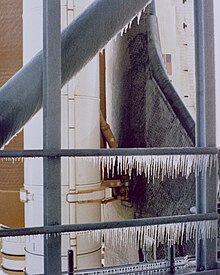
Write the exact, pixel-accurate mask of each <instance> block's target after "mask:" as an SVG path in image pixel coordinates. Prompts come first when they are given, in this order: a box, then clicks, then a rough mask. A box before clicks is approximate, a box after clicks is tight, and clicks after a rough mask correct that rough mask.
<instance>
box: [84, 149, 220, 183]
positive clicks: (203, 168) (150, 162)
mask: <svg viewBox="0 0 220 275" xmlns="http://www.w3.org/2000/svg"><path fill="white" fill-rule="evenodd" d="M86 160H87V161H91V162H93V164H94V165H98V166H99V167H100V169H101V171H102V175H103V176H104V173H105V171H106V172H107V177H109V176H110V175H111V176H112V177H114V175H115V174H117V175H122V174H125V175H129V177H131V175H132V171H133V170H135V171H136V174H137V175H142V174H144V176H145V177H146V178H147V179H148V182H149V181H150V180H152V181H153V182H154V180H155V179H158V178H160V179H162V180H163V179H164V178H165V177H170V178H176V177H177V176H179V175H181V176H183V177H186V178H188V177H189V175H190V174H191V173H195V176H197V175H199V174H200V173H201V174H202V175H205V174H206V173H207V172H208V171H209V172H211V170H212V168H213V167H217V161H218V158H217V155H210V154H205V155H164V156H153V155H152V156H100V157H87V158H86Z"/></svg>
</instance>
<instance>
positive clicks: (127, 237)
mask: <svg viewBox="0 0 220 275" xmlns="http://www.w3.org/2000/svg"><path fill="white" fill-rule="evenodd" d="M216 228H217V226H216V221H199V222H186V223H176V224H165V225H163V224H162V225H149V226H137V227H126V228H116V229H103V230H93V231H86V232H78V233H76V235H77V236H81V237H82V236H83V237H85V238H86V239H87V240H93V241H100V239H101V238H102V236H104V240H105V242H106V243H107V244H108V243H109V244H111V246H113V248H117V247H125V248H126V247H138V245H139V243H141V244H142V247H143V246H146V247H148V248H150V247H151V248H153V252H154V253H156V248H157V247H158V246H159V244H168V245H169V244H171V243H172V244H177V243H179V242H180V243H181V244H182V243H183V238H184V235H185V239H186V241H188V240H191V239H194V238H195V237H197V238H198V239H202V240H205V239H207V238H208V239H211V238H215V237H216V236H217V230H216Z"/></svg>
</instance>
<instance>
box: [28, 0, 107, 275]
mask: <svg viewBox="0 0 220 275" xmlns="http://www.w3.org/2000/svg"><path fill="white" fill-rule="evenodd" d="M91 2H92V0H87V1H86V0H78V1H75V0H61V18H62V19H61V28H62V29H63V28H65V27H66V26H67V25H68V24H69V23H70V22H71V21H72V20H73V18H74V17H75V16H77V15H78V14H79V13H80V12H82V11H83V10H84V9H85V7H87V6H88V5H89V4H90V3H91ZM42 5H43V0H31V1H30V0H23V7H24V13H23V20H24V41H23V44H24V54H23V56H24V64H25V63H27V62H28V61H29V60H30V59H31V58H32V57H33V55H34V54H36V53H37V52H38V51H39V50H41V49H42V37H43V34H42V30H43V27H42V22H43V20H42ZM98 68H99V65H98V57H95V58H94V59H93V60H92V61H91V62H90V63H89V64H88V65H87V66H86V67H85V68H84V69H83V70H82V71H81V72H80V73H79V74H78V75H77V76H76V77H74V78H73V79H72V80H71V81H70V82H69V83H68V84H67V85H65V86H64V87H63V88H62V91H61V148H65V149H68V148H99V87H98V85H99V84H98V83H99V80H98V78H99V71H98ZM42 128H43V123H42V111H41V112H39V113H38V114H37V115H35V116H34V118H33V119H32V120H31V121H30V122H29V123H28V125H27V126H25V131H24V135H25V140H24V143H25V149H41V148H42V147H43V133H42V132H43V130H42ZM42 163H43V162H42V160H41V159H27V160H25V189H26V192H27V202H26V203H25V225H26V226H39V225H43V196H42V194H43V172H42V171H43V164H42ZM61 181H62V199H61V200H62V223H63V224H68V223H81V222H92V221H94V222H95V221H100V220H101V213H100V209H101V207H100V200H101V198H102V196H103V195H102V193H100V191H99V187H100V174H99V169H98V167H93V165H91V164H89V163H85V162H82V160H77V161H76V160H75V159H73V158H69V159H68V158H64V159H62V161H61ZM87 191H88V192H89V194H91V201H92V200H93V197H96V198H97V192H98V196H99V199H98V200H96V201H94V202H92V203H89V204H85V203H83V202H76V200H75V199H72V198H73V197H74V198H75V195H76V194H77V193H79V192H83V193H85V192H87ZM96 191H97V192H96ZM72 195H74V196H73V197H72ZM82 200H83V197H82ZM69 248H72V249H74V252H75V253H74V256H75V265H76V266H75V267H77V268H86V267H97V266H100V264H101V256H100V255H101V253H100V243H97V242H94V243H93V242H90V243H89V244H88V243H87V242H86V241H85V240H84V239H82V238H78V237H77V239H76V236H75V234H70V235H69V236H68V235H64V236H63V237H62V269H63V271H65V270H67V250H68V249H69ZM26 250H27V253H26V271H27V273H30V274H40V273H43V238H42V237H41V236H40V237H38V236H36V237H34V238H32V237H31V238H30V239H29V240H28V239H27V241H26Z"/></svg>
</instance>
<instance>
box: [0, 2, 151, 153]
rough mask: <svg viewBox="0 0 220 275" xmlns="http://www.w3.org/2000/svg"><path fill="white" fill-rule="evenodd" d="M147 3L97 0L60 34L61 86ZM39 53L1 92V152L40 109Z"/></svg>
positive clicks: (40, 62)
mask: <svg viewBox="0 0 220 275" xmlns="http://www.w3.org/2000/svg"><path fill="white" fill-rule="evenodd" d="M149 2H150V0H135V1H134V0H96V1H94V2H93V4H92V5H90V6H89V7H88V8H87V9H86V10H85V12H83V13H82V14H81V15H80V16H79V17H78V18H77V19H76V20H74V21H73V22H72V23H71V24H70V25H69V26H68V27H67V28H66V29H65V30H64V31H63V32H62V34H61V37H62V45H61V48H62V68H61V74H62V86H63V85H64V84H65V83H66V82H67V81H68V80H70V78H71V77H72V76H73V75H75V74H76V73H77V72H78V71H80V69H82V67H83V66H84V65H85V64H86V63H87V62H88V61H89V60H91V59H92V58H93V57H94V56H95V54H96V53H97V52H98V51H99V50H100V49H102V48H103V47H104V46H105V45H106V44H107V42H108V41H109V40H110V39H111V38H112V37H114V36H115V35H116V34H117V33H118V32H119V31H120V30H121V29H122V28H123V27H124V26H125V25H126V24H127V23H128V22H129V21H130V20H131V19H132V18H133V17H134V16H135V15H136V14H138V13H139V12H140V11H141V10H142V9H143V8H144V7H145V6H146V5H147V4H148V3H149ZM42 98H43V88H42V51H41V52H39V53H38V54H37V55H36V56H35V57H34V58H33V59H32V60H31V61H30V62H29V63H28V64H27V65H26V66H25V67H23V68H22V69H21V70H20V71H18V72H17V73H16V74H15V75H14V76H13V77H12V78H11V79H10V80H9V81H8V82H7V83H6V84H5V85H4V86H2V88H1V89H0V110H1V111H0V112H1V113H0V148H1V147H3V146H4V145H5V144H6V143H7V142H8V141H9V140H10V139H11V138H12V137H13V136H14V135H15V134H16V133H17V132H18V131H19V130H21V129H22V128H23V127H24V125H25V124H26V123H27V122H28V121H29V120H30V119H31V118H32V117H33V116H34V115H35V114H36V113H37V112H38V111H39V110H40V108H41V107H42Z"/></svg>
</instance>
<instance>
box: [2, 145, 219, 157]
mask: <svg viewBox="0 0 220 275" xmlns="http://www.w3.org/2000/svg"><path fill="white" fill-rule="evenodd" d="M218 153H219V149H218V148H213V147H212V148H211V147H210V148H209V147H206V148H205V147H204V148H201V147H200V148H199V147H179V148H177V147H175V148H172V147H166V148H161V147H158V148H112V149H61V150H1V151H0V158H38V157H51V158H53V157H94V156H148V155H149V156H153V155H155V156H157V155H206V154H210V155H216V154H218Z"/></svg>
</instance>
